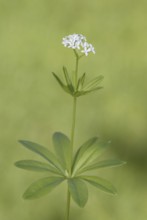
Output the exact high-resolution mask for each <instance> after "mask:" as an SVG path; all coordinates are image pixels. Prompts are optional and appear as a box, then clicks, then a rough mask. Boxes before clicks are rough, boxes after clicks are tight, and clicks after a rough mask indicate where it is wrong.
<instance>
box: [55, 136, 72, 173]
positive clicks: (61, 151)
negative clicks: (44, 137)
mask: <svg viewBox="0 0 147 220" xmlns="http://www.w3.org/2000/svg"><path fill="white" fill-rule="evenodd" d="M53 144H54V148H55V151H56V154H57V156H58V158H59V160H60V162H61V163H62V165H63V167H64V169H67V168H70V167H69V166H70V164H71V161H70V160H71V142H70V140H69V138H68V137H67V136H66V135H65V134H63V133H60V132H56V133H55V134H54V135H53Z"/></svg>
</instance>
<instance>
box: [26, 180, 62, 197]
mask: <svg viewBox="0 0 147 220" xmlns="http://www.w3.org/2000/svg"><path fill="white" fill-rule="evenodd" d="M63 180H64V178H62V177H45V178H43V179H40V180H38V181H36V182H34V183H33V184H31V185H30V186H29V187H28V189H27V190H26V191H25V193H24V194H23V198H24V199H37V198H40V197H42V196H44V195H46V194H48V193H49V192H51V191H52V190H53V189H54V188H55V187H56V186H57V185H59V184H60V183H61V182H62V181H63Z"/></svg>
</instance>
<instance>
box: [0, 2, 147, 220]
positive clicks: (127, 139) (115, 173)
mask: <svg viewBox="0 0 147 220" xmlns="http://www.w3.org/2000/svg"><path fill="white" fill-rule="evenodd" d="M146 12H147V2H146V1H145V0H140V1H137V0H111V1H110V0H99V1H97V0H90V1H84V0H80V1H79V0H60V1H59V0H54V1H51V0H50V1H49V0H42V1H39V0H21V1H20V0H0V219H1V220H10V219H11V220H17V219H20V220H40V219H41V220H64V214H65V213H64V212H65V204H66V186H65V185H64V184H63V185H61V187H59V188H57V189H56V190H54V191H53V192H52V193H51V194H50V196H45V197H43V198H42V199H40V200H34V201H24V200H23V199H22V197H21V195H22V194H23V192H24V190H25V189H26V188H27V186H28V185H29V184H31V183H32V182H33V181H34V180H36V179H38V178H40V177H42V174H39V173H33V172H27V171H24V170H19V169H17V168H16V167H15V166H14V162H15V161H17V160H20V159H29V158H30V159H38V157H37V155H34V154H33V153H31V152H28V151H27V150H26V149H23V148H22V147H21V146H20V144H19V143H18V142H17V140H19V139H27V140H32V141H34V142H38V143H40V144H42V145H45V146H47V147H49V149H51V150H52V138H51V137H52V134H53V133H54V132H55V131H62V132H64V133H66V134H67V135H69V134H70V127H71V110H72V101H71V97H70V96H69V95H67V94H64V92H63V91H62V90H61V88H59V86H58V85H57V83H56V82H55V80H54V79H53V76H52V74H51V72H52V71H54V72H56V73H58V74H59V75H60V74H62V66H63V65H66V66H67V67H68V68H69V69H70V70H71V71H72V70H73V69H74V62H75V61H74V56H73V52H72V50H70V49H67V48H64V47H63V46H62V44H61V40H62V37H64V36H66V35H68V34H72V33H81V34H83V35H85V36H86V37H87V39H88V41H89V42H90V43H92V44H93V45H94V47H95V50H96V55H92V54H91V55H89V56H88V57H85V58H84V59H83V60H81V63H80V72H81V73H83V72H84V71H86V72H87V74H88V77H89V79H92V78H93V77H94V76H96V75H98V74H103V75H104V77H105V79H104V81H103V83H102V84H103V86H104V89H102V90H101V91H99V92H97V93H93V94H90V95H88V96H85V97H82V98H80V99H79V103H78V114H77V124H76V126H77V130H76V140H75V142H76V146H78V145H80V144H81V143H82V142H84V141H85V140H86V139H88V138H90V137H92V136H95V135H98V136H100V137H101V138H103V139H105V140H111V141H112V145H111V148H110V149H109V151H108V152H107V153H106V154H105V155H104V158H107V157H109V158H119V159H121V160H125V161H127V165H125V166H124V167H120V168H114V169H109V170H101V171H97V172H96V173H97V174H100V176H102V177H104V178H107V179H109V180H110V181H111V182H112V183H113V184H114V185H115V186H116V187H117V189H118V192H119V194H118V196H116V197H112V196H109V195H107V194H103V193H101V192H100V191H98V190H97V189H95V188H93V187H89V191H90V193H89V194H90V195H89V201H88V204H87V206H86V207H85V208H84V209H80V208H78V207H77V206H76V205H75V204H74V203H72V211H71V220H73V219H80V220H89V219H92V220H95V219H103V220H146V219H147V208H146V207H147V98H146V96H147V43H146V39H147V13H146Z"/></svg>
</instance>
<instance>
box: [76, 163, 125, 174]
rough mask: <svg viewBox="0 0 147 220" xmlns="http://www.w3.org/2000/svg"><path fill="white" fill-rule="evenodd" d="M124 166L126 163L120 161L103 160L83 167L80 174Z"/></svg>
mask: <svg viewBox="0 0 147 220" xmlns="http://www.w3.org/2000/svg"><path fill="white" fill-rule="evenodd" d="M124 164H126V162H125V161H120V160H103V161H99V162H97V163H94V164H91V165H89V166H86V167H84V168H83V169H81V171H80V173H83V172H86V171H89V170H95V169H99V168H108V167H116V166H122V165H124Z"/></svg>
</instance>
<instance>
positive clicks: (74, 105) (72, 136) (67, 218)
mask: <svg viewBox="0 0 147 220" xmlns="http://www.w3.org/2000/svg"><path fill="white" fill-rule="evenodd" d="M74 53H75V55H76V67H75V88H77V81H78V63H79V56H78V54H77V52H76V51H75V50H74ZM76 109H77V97H76V96H73V113H72V127H71V158H70V168H69V178H70V177H71V171H72V170H71V169H72V159H73V148H74V137H75V124H76ZM70 199H71V195H70V192H69V190H67V211H66V220H69V214H70Z"/></svg>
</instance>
